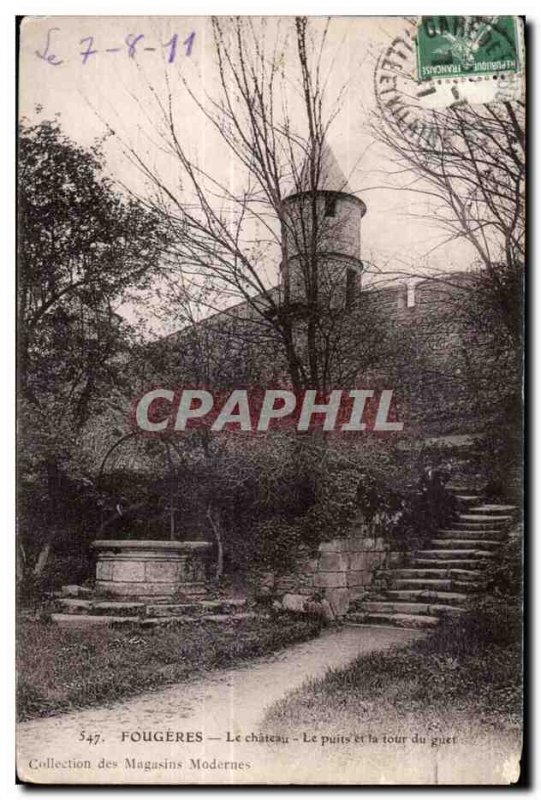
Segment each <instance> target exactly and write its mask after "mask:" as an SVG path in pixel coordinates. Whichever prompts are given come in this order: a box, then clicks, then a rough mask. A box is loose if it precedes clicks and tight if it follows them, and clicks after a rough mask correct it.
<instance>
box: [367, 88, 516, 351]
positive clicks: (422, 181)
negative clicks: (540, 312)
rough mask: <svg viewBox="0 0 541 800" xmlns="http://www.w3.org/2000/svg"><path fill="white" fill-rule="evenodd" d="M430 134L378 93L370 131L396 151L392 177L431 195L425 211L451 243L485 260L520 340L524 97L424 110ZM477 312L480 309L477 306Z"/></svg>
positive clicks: (492, 303) (490, 286)
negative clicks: (415, 131)
mask: <svg viewBox="0 0 541 800" xmlns="http://www.w3.org/2000/svg"><path fill="white" fill-rule="evenodd" d="M425 126H428V127H429V128H430V133H431V135H430V136H429V137H424V138H423V137H419V136H415V135H412V130H411V126H408V125H407V124H406V120H405V119H404V118H403V117H402V116H401V115H400V114H396V115H394V116H393V115H392V114H389V113H386V111H385V108H384V101H383V100H382V98H381V97H379V98H378V108H377V111H376V113H375V114H374V115H373V118H372V124H371V130H372V133H373V135H374V137H375V138H376V139H377V140H378V141H379V142H381V143H383V144H384V145H385V147H386V149H387V152H388V153H389V154H390V157H391V162H392V166H391V167H390V168H389V170H388V172H387V176H388V177H389V178H391V179H392V181H393V187H394V189H395V191H396V182H397V180H398V181H400V185H401V188H402V189H403V190H404V191H405V192H407V193H409V194H410V196H412V197H413V196H414V195H415V194H419V195H421V196H422V197H423V198H424V199H425V200H426V201H428V206H425V209H426V207H428V208H429V211H428V212H427V211H426V210H424V211H422V212H421V216H423V217H424V218H427V217H428V215H430V218H431V220H432V221H433V222H437V223H439V225H441V227H442V228H443V229H444V230H445V231H446V232H447V237H446V240H445V242H446V243H448V242H451V241H457V240H461V239H465V240H467V241H468V242H469V243H470V244H471V245H472V247H473V248H474V250H475V252H476V254H477V257H478V261H479V263H480V264H481V266H482V268H483V269H482V272H481V276H480V282H481V284H482V288H483V293H484V296H485V298H487V299H488V300H489V307H490V310H491V313H492V314H494V313H495V314H496V315H497V317H498V324H501V323H503V324H504V326H505V327H506V328H507V331H508V333H509V335H510V336H511V337H512V339H513V340H514V341H515V342H516V343H518V344H519V343H520V342H521V341H522V286H523V270H524V264H525V211H524V203H525V178H526V170H525V114H524V104H523V102H520V101H513V102H511V101H505V102H493V103H488V104H485V105H469V104H460V103H457V104H455V105H454V106H452V107H450V108H444V109H441V110H437V111H426V112H425ZM476 313H479V308H477V310H476Z"/></svg>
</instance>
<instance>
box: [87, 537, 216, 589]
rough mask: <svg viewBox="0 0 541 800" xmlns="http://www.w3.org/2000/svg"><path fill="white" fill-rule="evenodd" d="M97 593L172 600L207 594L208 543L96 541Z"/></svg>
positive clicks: (94, 545) (137, 540) (135, 540)
mask: <svg viewBox="0 0 541 800" xmlns="http://www.w3.org/2000/svg"><path fill="white" fill-rule="evenodd" d="M92 546H93V548H94V549H95V550H96V551H97V559H98V560H97V564H96V587H95V588H96V593H97V594H101V595H106V596H109V597H120V598H127V597H129V598H153V599H169V598H172V597H175V596H176V595H178V594H183V595H187V596H195V595H202V594H205V593H206V588H205V574H204V567H203V558H202V557H203V554H204V553H205V552H207V551H208V550H209V548H210V546H211V545H210V543H209V542H168V541H163V542H162V541H151V540H149V541H145V540H139V539H134V540H131V541H130V540H119V539H116V540H111V541H108V540H97V541H95V542H93V543H92Z"/></svg>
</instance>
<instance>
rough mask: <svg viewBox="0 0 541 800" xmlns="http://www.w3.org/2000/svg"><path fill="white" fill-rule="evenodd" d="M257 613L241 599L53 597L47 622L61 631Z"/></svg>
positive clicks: (236, 618)
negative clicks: (188, 600)
mask: <svg viewBox="0 0 541 800" xmlns="http://www.w3.org/2000/svg"><path fill="white" fill-rule="evenodd" d="M256 616H257V613H256V612H255V611H253V610H249V609H248V608H247V600H246V599H245V598H234V597H230V598H227V599H222V598H219V599H212V600H200V599H197V600H195V601H194V602H182V603H181V602H178V603H175V602H163V601H162V602H159V601H156V599H154V600H149V601H148V602H136V601H130V600H126V601H120V600H108V599H104V598H99V597H57V598H56V599H55V601H54V606H53V612H52V614H51V620H52V621H53V622H55V623H56V624H57V625H59V626H60V627H63V628H86V627H90V626H95V625H110V626H113V627H124V626H129V625H138V626H140V627H143V628H149V627H156V626H160V625H170V624H189V623H190V624H192V623H209V624H213V623H218V624H224V623H235V622H237V621H239V620H244V619H251V618H253V617H256Z"/></svg>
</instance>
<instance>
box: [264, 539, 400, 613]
mask: <svg viewBox="0 0 541 800" xmlns="http://www.w3.org/2000/svg"><path fill="white" fill-rule="evenodd" d="M398 559H399V554H397V553H392V552H391V551H390V549H389V545H388V544H387V543H386V542H385V541H384V540H383V539H382V538H376V539H374V538H369V537H368V536H362V535H361V536H352V537H348V538H342V539H333V540H331V541H329V542H322V543H321V544H320V545H319V548H318V552H317V554H316V555H311V554H309V553H308V552H307V551H306V550H303V549H300V550H299V553H298V555H297V559H296V564H295V567H294V569H293V570H292V571H291V572H290V573H288V574H287V575H274V574H271V573H269V574H267V575H266V576H265V578H264V581H263V584H264V586H265V587H266V589H267V591H272V593H273V595H274V596H275V602H276V603H277V604H279V605H280V607H281V608H284V609H286V610H288V611H300V612H301V611H310V610H316V606H317V604H318V603H320V604H321V603H322V604H323V611H324V613H325V615H326V616H328V617H330V618H331V617H332V618H336V617H341V616H343V615H344V614H346V613H347V610H348V608H349V605H350V603H352V602H353V601H354V600H357V599H359V598H361V597H363V596H364V595H365V593H366V592H367V591H368V590H369V587H370V585H371V583H372V580H373V577H374V573H375V570H376V569H378V567H384V566H386V565H388V564H389V563H390V562H393V561H397V560H398Z"/></svg>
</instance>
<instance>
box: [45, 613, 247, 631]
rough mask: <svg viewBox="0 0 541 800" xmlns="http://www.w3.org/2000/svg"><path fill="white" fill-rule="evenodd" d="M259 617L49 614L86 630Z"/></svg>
mask: <svg viewBox="0 0 541 800" xmlns="http://www.w3.org/2000/svg"><path fill="white" fill-rule="evenodd" d="M257 616H259V615H258V614H257V613H256V612H255V611H244V612H235V613H233V614H205V615H199V616H193V615H188V614H182V615H180V614H175V615H169V616H161V617H122V616H119V615H118V614H51V619H52V621H53V622H54V623H55V624H57V625H59V626H60V627H63V628H86V627H92V626H99V625H104V626H105V625H111V626H114V627H118V626H124V625H138V626H140V627H143V628H152V627H156V626H158V625H182V624H188V623H190V624H199V625H206V624H207V623H209V622H210V623H220V624H231V623H236V622H240V621H242V620H245V619H254V618H255V617H257Z"/></svg>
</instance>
